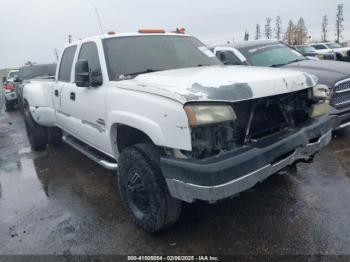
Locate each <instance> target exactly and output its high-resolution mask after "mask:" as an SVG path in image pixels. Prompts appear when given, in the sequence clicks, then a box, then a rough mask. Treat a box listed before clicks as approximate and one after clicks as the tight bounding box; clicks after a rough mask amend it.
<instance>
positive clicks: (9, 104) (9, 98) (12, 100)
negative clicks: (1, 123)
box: [3, 70, 18, 111]
mask: <svg viewBox="0 0 350 262" xmlns="http://www.w3.org/2000/svg"><path fill="white" fill-rule="evenodd" d="M17 76H18V70H10V71H9V73H8V75H7V77H5V78H4V79H3V89H4V91H5V107H6V111H11V110H13V109H14V107H15V105H16V104H17V95H16V87H15V85H14V79H15V78H16V77H17Z"/></svg>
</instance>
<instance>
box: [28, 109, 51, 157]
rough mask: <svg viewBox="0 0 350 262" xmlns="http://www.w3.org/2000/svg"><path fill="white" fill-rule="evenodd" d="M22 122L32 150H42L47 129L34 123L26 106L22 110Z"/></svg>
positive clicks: (45, 141)
mask: <svg viewBox="0 0 350 262" xmlns="http://www.w3.org/2000/svg"><path fill="white" fill-rule="evenodd" d="M24 122H25V126H26V130H27V134H28V139H29V142H30V145H31V147H32V149H33V150H34V151H40V150H44V149H45V148H46V146H47V128H46V127H44V126H41V125H39V124H38V123H36V122H35V120H34V119H33V117H32V115H31V113H30V111H29V108H28V106H27V107H26V108H25V110H24Z"/></svg>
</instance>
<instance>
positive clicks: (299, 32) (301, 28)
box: [295, 17, 308, 45]
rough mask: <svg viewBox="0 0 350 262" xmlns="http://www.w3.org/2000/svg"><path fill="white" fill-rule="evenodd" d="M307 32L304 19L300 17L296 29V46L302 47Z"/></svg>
mask: <svg viewBox="0 0 350 262" xmlns="http://www.w3.org/2000/svg"><path fill="white" fill-rule="evenodd" d="M307 35H308V31H307V28H306V25H305V21H304V18H302V17H300V19H299V21H298V24H297V27H296V39H295V42H296V43H295V44H296V45H303V44H305V42H306V39H307Z"/></svg>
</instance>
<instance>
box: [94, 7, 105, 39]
mask: <svg viewBox="0 0 350 262" xmlns="http://www.w3.org/2000/svg"><path fill="white" fill-rule="evenodd" d="M95 12H96V17H97V21H98V23H99V25H100V29H101V33H102V34H104V32H103V27H102V23H101V19H100V15H99V13H98V10H97V7H96V6H95Z"/></svg>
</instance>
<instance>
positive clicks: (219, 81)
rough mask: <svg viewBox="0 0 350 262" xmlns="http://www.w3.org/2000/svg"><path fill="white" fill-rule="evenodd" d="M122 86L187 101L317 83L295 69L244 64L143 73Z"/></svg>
mask: <svg viewBox="0 0 350 262" xmlns="http://www.w3.org/2000/svg"><path fill="white" fill-rule="evenodd" d="M121 82H124V84H123V86H122V88H127V89H133V90H138V91H142V92H147V93H152V94H157V95H160V96H165V97H168V98H171V99H174V100H177V101H179V102H181V103H186V102H190V101H230V102H233V101H243V100H249V99H254V98H260V97H268V96H273V95H278V94H283V93H289V92H292V91H298V90H302V89H305V88H308V87H311V86H314V85H315V84H316V79H314V78H313V77H312V76H310V75H308V74H305V73H301V72H294V71H286V70H281V69H271V68H262V67H247V66H222V65H219V66H204V67H195V68H184V69H174V70H166V71H160V72H155V73H148V74H142V75H139V76H138V77H136V78H134V79H130V80H126V81H121Z"/></svg>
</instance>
